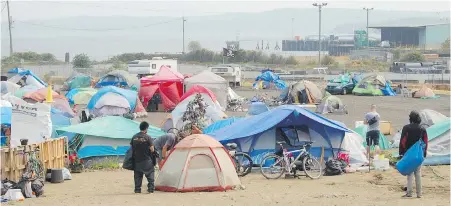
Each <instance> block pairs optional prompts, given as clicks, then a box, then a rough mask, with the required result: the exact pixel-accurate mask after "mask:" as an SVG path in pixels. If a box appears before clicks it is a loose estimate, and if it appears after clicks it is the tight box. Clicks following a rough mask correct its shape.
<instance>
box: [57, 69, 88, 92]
mask: <svg viewBox="0 0 451 206" xmlns="http://www.w3.org/2000/svg"><path fill="white" fill-rule="evenodd" d="M91 81H92V77H91V76H89V75H86V74H77V73H75V74H73V75H72V76H70V77H69V78H67V79H66V81H65V82H64V86H63V88H64V89H66V90H72V89H76V88H87V87H90V86H91Z"/></svg>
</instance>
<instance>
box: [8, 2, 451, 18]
mask: <svg viewBox="0 0 451 206" xmlns="http://www.w3.org/2000/svg"><path fill="white" fill-rule="evenodd" d="M322 2H327V3H328V5H327V7H326V8H325V9H327V8H353V9H362V8H363V7H370V8H371V7H373V8H374V9H378V10H392V11H393V10H399V11H437V12H438V11H449V10H450V2H449V1H447V0H445V1H426V0H424V1H406V0H397V1H386V0H380V1H365V0H355V1H338V0H328V1H322ZM312 3H314V1H213V0H210V1H83V0H79V1H16V0H12V1H10V11H11V16H12V17H13V20H14V19H16V20H20V21H27V20H41V19H42V20H44V19H56V18H64V17H74V16H112V15H116V16H177V17H180V16H204V15H215V14H221V13H228V12H262V11H269V10H274V9H281V8H313V6H312ZM5 4H6V3H5V1H2V2H1V8H2V20H1V21H2V22H7V9H6V8H4V6H5Z"/></svg>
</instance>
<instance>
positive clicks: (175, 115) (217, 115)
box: [171, 93, 227, 129]
mask: <svg viewBox="0 0 451 206" xmlns="http://www.w3.org/2000/svg"><path fill="white" fill-rule="evenodd" d="M199 94H200V95H201V96H202V98H203V100H204V102H205V103H206V104H207V105H208V107H207V108H206V113H205V120H206V124H207V125H210V124H211V123H213V122H216V121H218V120H221V119H224V118H225V117H227V115H226V114H225V113H224V112H223V111H222V110H221V107H220V106H219V105H218V104H216V103H215V102H214V100H213V99H212V98H211V96H210V95H209V94H206V93H199ZM195 97H196V94H195V93H192V94H191V96H188V97H185V98H184V99H183V100H182V101H181V102H180V103H179V104H178V105H177V106H176V107H175V108H174V110H172V112H171V117H172V118H171V121H172V123H173V126H172V127H174V128H177V129H181V128H182V127H183V126H184V122H183V121H182V117H183V114H184V113H185V111H186V108H187V106H188V103H189V102H190V101H192V100H194V98H195Z"/></svg>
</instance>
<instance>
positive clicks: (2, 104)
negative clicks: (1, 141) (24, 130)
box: [0, 100, 13, 125]
mask: <svg viewBox="0 0 451 206" xmlns="http://www.w3.org/2000/svg"><path fill="white" fill-rule="evenodd" d="M12 112H13V110H12V105H11V103H10V102H8V101H6V100H1V101H0V115H1V118H0V123H1V124H5V125H11V115H12Z"/></svg>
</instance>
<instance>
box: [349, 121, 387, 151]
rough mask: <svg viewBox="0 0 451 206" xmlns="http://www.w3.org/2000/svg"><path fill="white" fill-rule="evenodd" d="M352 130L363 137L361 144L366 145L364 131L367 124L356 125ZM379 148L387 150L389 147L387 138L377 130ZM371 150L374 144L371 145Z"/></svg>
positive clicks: (366, 129)
mask: <svg viewBox="0 0 451 206" xmlns="http://www.w3.org/2000/svg"><path fill="white" fill-rule="evenodd" d="M354 131H355V132H356V133H357V134H359V135H360V136H361V137H362V139H363V146H364V147H366V146H367V143H366V132H367V131H368V125H362V126H358V127H356V128H355V129H354ZM379 148H380V149H381V150H387V149H390V148H391V145H390V142H389V141H388V140H387V137H385V136H384V135H383V134H382V133H381V132H379ZM371 150H374V146H371Z"/></svg>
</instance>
